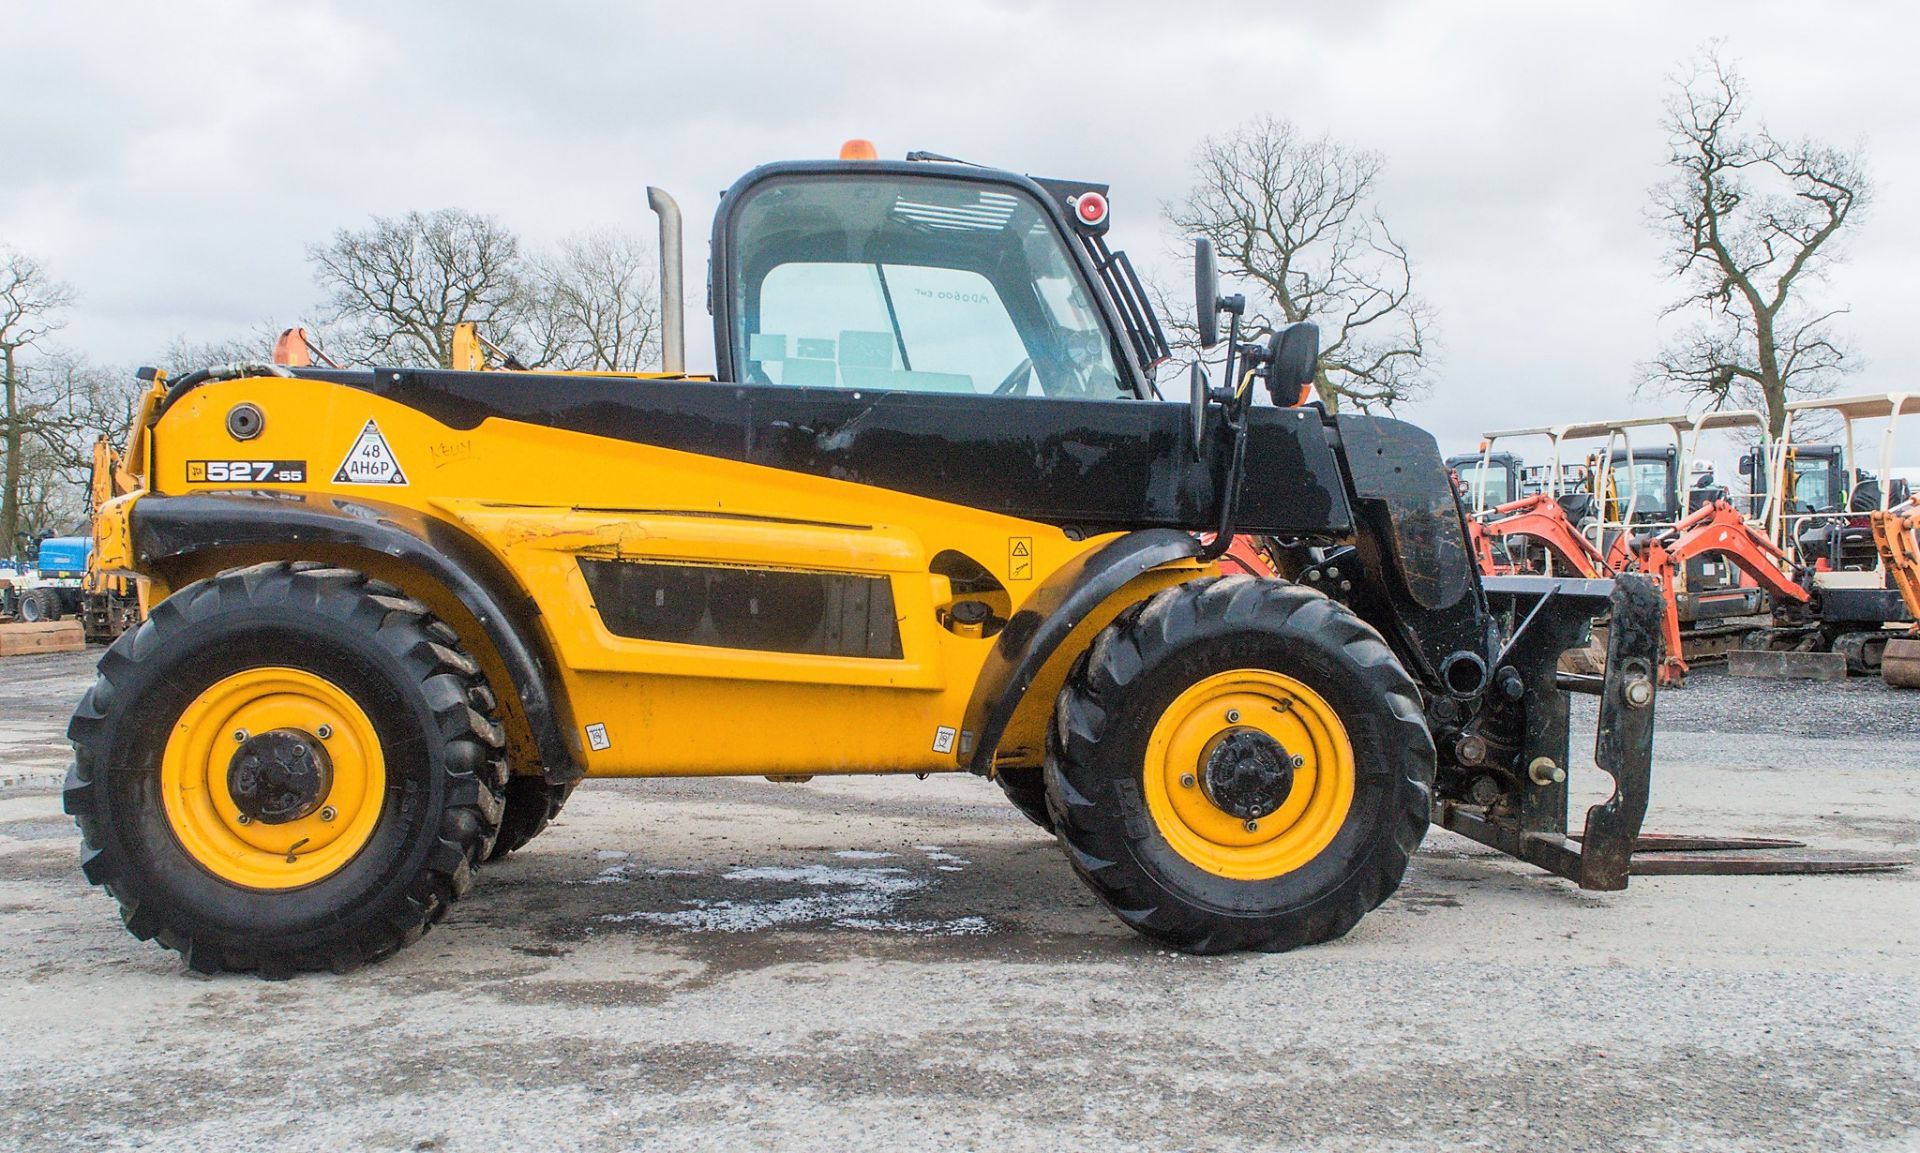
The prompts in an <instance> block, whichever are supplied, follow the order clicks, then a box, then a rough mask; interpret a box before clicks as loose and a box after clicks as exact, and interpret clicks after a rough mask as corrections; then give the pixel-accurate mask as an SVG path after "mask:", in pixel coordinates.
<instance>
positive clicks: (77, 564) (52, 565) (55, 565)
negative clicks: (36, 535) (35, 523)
mask: <svg viewBox="0 0 1920 1153" xmlns="http://www.w3.org/2000/svg"><path fill="white" fill-rule="evenodd" d="M92 550H93V541H92V540H91V539H89V538H87V537H84V536H56V537H49V538H48V539H46V540H43V541H41V542H40V576H41V579H43V580H53V579H57V578H61V577H75V576H83V575H85V574H86V571H87V553H89V552H91V551H92Z"/></svg>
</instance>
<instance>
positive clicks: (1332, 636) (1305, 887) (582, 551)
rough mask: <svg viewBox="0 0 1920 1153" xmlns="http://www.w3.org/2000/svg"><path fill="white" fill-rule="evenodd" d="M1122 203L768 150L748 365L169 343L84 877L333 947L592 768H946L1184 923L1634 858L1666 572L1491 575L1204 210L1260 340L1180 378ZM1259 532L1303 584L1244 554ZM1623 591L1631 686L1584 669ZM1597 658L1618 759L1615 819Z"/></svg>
mask: <svg viewBox="0 0 1920 1153" xmlns="http://www.w3.org/2000/svg"><path fill="white" fill-rule="evenodd" d="M653 200H654V203H655V205H656V207H657V208H661V209H663V211H662V219H663V243H662V251H663V257H664V259H665V262H666V267H665V270H664V274H663V278H664V280H665V282H666V286H667V293H666V299H667V317H668V320H669V322H670V324H672V325H676V326H677V324H678V320H679V318H678V315H677V313H676V312H675V310H674V303H675V302H677V301H678V300H679V299H680V293H679V290H678V275H679V263H680V261H679V246H678V234H677V231H676V229H675V227H674V226H673V223H672V222H674V221H677V218H678V214H677V211H671V202H670V200H669V199H668V198H666V197H665V196H664V195H661V194H658V193H655V194H654V196H653ZM1107 223H1108V207H1107V199H1106V189H1105V188H1104V186H1099V185H1091V184H1084V183H1067V182H1061V181H1048V180H1032V179H1028V178H1026V177H1023V176H1018V175H1014V174H1012V173H1008V172H1002V171H995V170H992V169H987V168H980V167H975V166H972V165H966V164H960V163H954V162H948V161H945V160H941V159H915V158H909V160H908V161H906V162H882V161H877V160H871V159H843V160H840V161H829V162H805V163H783V164H773V165H768V166H765V167H762V168H759V169H757V170H755V171H753V172H751V173H749V174H748V175H747V176H746V177H744V178H743V179H741V180H740V181H739V182H738V183H737V184H736V185H734V187H733V188H732V189H731V190H730V191H729V192H728V193H727V194H726V196H725V198H724V200H723V201H722V204H721V208H720V211H719V213H718V217H717V219H716V220H715V222H714V228H713V250H712V283H711V286H710V291H711V300H712V307H713V314H714V336H715V348H716V352H717V360H718V374H717V375H718V379H712V380H710V379H697V378H693V377H689V376H685V375H679V374H678V371H679V369H680V364H681V362H680V360H679V349H678V342H677V341H676V340H673V339H671V338H670V339H669V341H668V347H667V368H668V370H669V373H673V374H675V375H664V376H663V375H654V376H639V375H616V374H587V373H581V374H563V373H545V372H514V371H506V372H502V371H453V370H443V369H437V368H418V367H407V366H392V367H381V368H378V369H373V370H340V369H331V368H325V367H312V366H308V367H301V368H288V367H285V366H277V365H266V366H236V367H226V368H216V369H210V370H206V371H199V372H194V373H192V374H190V375H187V376H184V377H180V378H178V379H165V378H163V377H162V376H161V375H160V374H157V373H155V374H150V375H151V376H152V380H153V383H152V387H151V389H150V391H149V392H148V394H147V396H146V399H145V403H144V408H143V411H142V412H141V413H140V417H139V420H138V422H137V425H136V429H135V432H134V434H133V437H132V441H131V444H130V446H129V449H130V455H129V457H128V461H127V467H128V468H129V469H130V470H131V471H132V472H133V473H135V474H138V479H139V480H140V482H141V485H140V487H138V488H137V489H136V491H134V492H132V493H130V494H128V495H125V496H122V497H120V498H119V499H117V500H115V501H113V502H112V503H110V504H109V505H108V506H107V508H106V509H105V510H103V513H102V515H101V516H100V517H99V518H98V522H97V535H98V547H99V552H100V556H101V557H102V559H103V561H104V562H106V563H107V564H108V565H109V567H111V568H113V569H114V570H116V571H118V572H121V573H125V574H129V575H137V576H141V577H145V578H147V579H148V580H149V581H151V598H152V601H153V606H152V612H151V614H150V616H149V617H148V619H147V620H146V621H145V622H144V623H142V624H141V625H140V626H139V627H138V628H137V629H135V630H134V631H132V632H130V633H128V634H127V635H126V636H124V637H122V638H121V639H120V640H119V642H118V643H116V644H115V645H114V646H113V647H112V648H111V649H110V650H109V651H108V652H107V654H106V655H105V657H104V658H103V659H102V660H101V662H100V670H99V680H98V682H97V683H96V684H95V686H94V687H93V689H92V690H91V691H90V692H89V693H88V694H87V696H86V698H85V700H84V701H83V702H82V704H81V705H80V707H79V710H78V712H77V713H76V715H75V717H74V719H73V722H72V725H71V727H70V730H69V733H70V736H71V737H72V740H73V743H74V750H75V762H74V767H73V770H72V773H71V776H70V778H69V781H68V784H67V788H66V804H67V807H68V809H69V811H70V812H72V813H73V814H75V816H76V817H77V818H78V821H79V824H80V828H81V830H82V832H83V834H84V840H85V869H86V874H87V876H88V877H89V878H91V879H92V880H93V881H95V882H96V883H99V884H102V885H105V886H106V887H107V888H108V889H109V890H110V891H111V892H112V893H113V895H114V896H115V897H116V898H118V900H119V902H120V904H121V909H122V912H123V915H124V917H125V920H126V924H127V926H128V928H130V929H131V930H132V931H133V932H134V933H135V934H136V935H138V936H140V937H142V938H154V939H157V940H158V941H160V942H161V943H162V944H164V945H166V946H168V947H171V948H174V949H178V950H180V951H181V952H182V953H184V954H185V955H186V958H187V960H188V962H189V963H190V964H191V965H192V966H193V967H195V968H198V969H205V970H215V969H241V970H258V971H260V972H262V973H265V974H280V973H286V972H290V971H294V970H300V969H307V968H315V967H332V968H347V967H351V966H353V965H355V964H358V963H361V962H364V961H369V960H372V959H375V958H378V957H381V956H384V955H386V954H389V953H391V952H393V951H394V950H396V949H398V948H400V947H402V946H404V945H406V944H408V943H409V942H411V941H413V940H415V939H416V938H418V937H419V935H420V934H421V932H422V931H424V930H425V929H426V928H428V927H429V926H430V925H432V924H433V923H435V922H436V921H438V920H439V919H440V918H441V917H442V916H443V915H444V914H445V913H446V911H447V909H448V906H449V905H450V904H451V903H452V902H453V901H454V900H455V899H456V898H458V897H459V896H460V895H461V894H463V893H465V892H466V891H467V888H468V886H469V885H470V883H471V882H472V880H473V876H474V872H475V869H476V867H477V866H479V865H480V864H481V863H482V862H484V861H485V860H487V859H488V858H489V857H490V856H497V855H499V854H501V853H503V852H507V851H510V850H512V849H515V848H518V847H519V846H521V845H523V844H525V843H526V842H527V840H528V839H529V838H530V837H532V836H533V835H534V834H535V833H537V832H538V831H539V830H540V829H541V828H542V826H543V825H544V824H545V823H546V822H547V821H548V819H549V818H550V817H551V816H552V815H553V814H554V813H555V812H556V811H557V810H558V809H559V806H560V804H561V802H562V801H563V800H565V799H566V797H567V794H568V792H569V791H570V790H572V789H573V787H574V785H575V783H576V782H578V781H580V780H581V779H582V778H584V777H589V776H600V777H614V776H642V777H644V776H671V775H721V774H739V775H763V774H764V775H770V776H776V777H782V778H786V777H803V776H806V775H809V774H819V773H931V772H942V771H958V772H972V773H976V774H981V775H984V776H994V777H998V778H999V779H1000V780H1001V781H1002V782H1004V783H1006V784H1007V785H1008V787H1009V790H1010V792H1013V793H1015V794H1016V796H1017V797H1018V796H1024V798H1025V799H1026V800H1027V801H1028V803H1029V805H1030V806H1032V807H1034V808H1035V809H1036V811H1037V812H1038V813H1039V815H1040V816H1041V817H1042V819H1044V820H1046V821H1048V822H1049V823H1050V824H1051V825H1052V827H1053V828H1054V829H1055V830H1056V832H1057V835H1058V837H1059V840H1060V842H1061V844H1062V845H1063V847H1064V848H1065V850H1066V856H1067V859H1068V861H1069V862H1070V864H1071V866H1072V867H1073V869H1074V870H1075V871H1076V872H1077V873H1079V874H1080V876H1081V877H1082V878H1083V879H1084V880H1085V881H1086V883H1087V884H1088V885H1089V886H1091V887H1092V888H1093V890H1094V891H1095V892H1096V893H1098V894H1099V896H1100V897H1101V898H1102V899H1103V900H1104V901H1105V902H1106V903H1107V904H1108V905H1109V906H1110V907H1111V908H1112V909H1113V911H1114V912H1115V914H1116V915H1117V916H1119V917H1120V918H1121V919H1122V920H1124V921H1125V922H1126V923H1127V924H1129V925H1131V926H1133V927H1134V928H1136V929H1138V930H1139V931H1140V932H1141V933H1143V934H1145V935H1147V936H1148V937H1150V938H1152V939H1154V940H1156V941H1160V942H1165V943H1167V944H1169V945H1173V946H1176V947H1178V948H1181V949H1186V950H1192V951H1196V952H1217V951H1224V950H1232V949H1268V950H1273V949H1287V948H1292V947H1294V946H1298V945H1306V944H1311V943H1313V942H1317V941H1325V940H1328V939H1330V938H1333V937H1338V936H1339V935H1341V934H1342V933H1345V932H1346V931H1347V930H1348V929H1349V928H1351V927H1352V926H1353V925H1354V923H1355V922H1356V921H1358V920H1359V919H1360V917H1361V916H1362V915H1363V914H1365V913H1366V912H1367V911H1368V910H1369V909H1371V908H1373V907H1374V906H1376V905H1378V904H1380V902H1381V901H1383V900H1384V899H1386V897H1387V896H1388V895H1389V894H1391V893H1392V892H1393V891H1394V889H1395V887H1396V886H1397V885H1398V884H1399V882H1400V878H1401V875H1402V873H1403V872H1404V870H1405V869H1406V867H1407V861H1408V858H1409V856H1410V855H1411V854H1412V853H1413V851H1414V850H1415V848H1416V847H1417V846H1418V845H1419V843H1420V840H1421V837H1422V835H1423V834H1424V833H1425V831H1426V829H1427V826H1428V822H1429V821H1430V820H1433V819H1438V820H1440V821H1442V822H1444V823H1445V824H1447V825H1448V826H1449V827H1452V828H1455V829H1458V830H1460V831H1461V832H1464V833H1466V834H1467V835H1469V836H1472V837H1475V838H1477V839H1479V840H1482V841H1485V842H1487V843H1489V844H1491V845H1495V846H1497V847H1499V848H1501V849H1504V850H1506V851H1507V852H1510V853H1513V854H1516V855H1518V856H1520V857H1522V858H1524V859H1526V860H1528V861H1532V862H1534V863H1536V864H1538V865H1540V866H1542V867H1544V868H1546V869H1549V870H1551V871H1553V872H1556V873H1558V874H1560V875H1562V876H1565V877H1569V878H1572V879H1574V880H1576V881H1578V882H1579V883H1580V884H1582V885H1585V886H1588V887H1591V888H1602V889H1617V888H1620V887H1623V886H1624V885H1625V884H1626V883H1627V877H1628V873H1629V861H1630V857H1631V854H1632V852H1633V850H1634V848H1635V843H1636V842H1635V838H1636V834H1637V833H1638V831H1639V827H1640V823H1641V818H1642V815H1643V814H1644V811H1645V808H1646V805H1647V791H1648V776H1649V764H1648V758H1649V746H1650V741H1651V733H1652V725H1653V705H1654V691H1655V690H1654V683H1653V674H1654V671H1655V668H1654V662H1655V659H1656V656H1657V652H1658V644H1659V603H1658V601H1657V599H1656V598H1655V597H1654V596H1653V594H1652V590H1651V587H1650V586H1649V585H1648V583H1647V582H1646V581H1644V580H1641V579H1636V578H1626V579H1622V580H1621V581H1619V582H1617V583H1613V582H1607V581H1585V580H1572V581H1563V580H1551V579H1543V578H1527V577H1519V578H1511V579H1507V580H1503V581H1483V580H1481V579H1480V577H1479V575H1478V574H1477V573H1476V572H1475V570H1474V567H1473V563H1472V557H1471V556H1470V554H1469V552H1468V549H1467V544H1466V535H1465V531H1464V528H1463V524H1462V518H1461V512H1460V507H1459V504H1458V503H1457V501H1456V499H1455V496H1454V493H1453V491H1452V489H1451V487H1450V485H1449V482H1448V478H1447V474H1446V470H1445V468H1444V466H1443V465H1442V463H1441V459H1440V454H1439V452H1438V450H1437V448H1436V446H1435V444H1434V442H1433V439H1432V438H1431V437H1430V436H1428V435H1427V434H1426V433H1424V432H1422V431H1420V430H1419V429H1417V428H1413V427H1411V426H1409V425H1406V424H1402V423H1399V422H1397V421H1393V420H1387V419H1380V418H1375V417H1370V416H1354V415H1344V414H1343V415H1339V416H1334V415H1331V414H1329V413H1328V412H1326V411H1324V410H1323V409H1322V408H1321V407H1320V406H1318V405H1315V404H1311V403H1309V404H1302V403H1300V402H1301V399H1302V396H1303V392H1304V391H1305V387H1306V385H1307V384H1308V382H1310V381H1311V380H1312V379H1313V376H1314V369H1315V362H1316V359H1317V354H1316V347H1315V346H1316V340H1317V336H1316V333H1315V331H1314V330H1313V329H1312V328H1311V327H1310V326H1302V325H1296V326H1293V327H1290V328H1286V329H1283V330H1282V331H1280V332H1278V333H1276V334H1274V335H1273V336H1272V338H1271V339H1270V340H1266V341H1257V342H1256V341H1245V342H1243V341H1240V340H1239V339H1237V337H1238V332H1239V315H1240V308H1241V303H1240V301H1239V299H1238V298H1235V297H1227V298H1224V299H1223V298H1222V297H1221V296H1220V295H1219V291H1218V288H1217V287H1216V278H1215V276H1214V275H1213V272H1212V261H1211V251H1210V249H1207V248H1205V247H1204V246H1202V247H1201V249H1200V254H1199V255H1200V259H1199V260H1198V262H1197V266H1198V271H1197V275H1196V279H1197V281H1198V303H1199V306H1200V311H1199V315H1200V318H1201V321H1202V324H1203V326H1204V327H1206V328H1207V329H1208V330H1209V331H1208V333H1207V340H1208V342H1209V343H1215V342H1217V341H1218V332H1217V319H1218V316H1219V314H1220V312H1221V311H1222V310H1224V311H1226V312H1228V313H1230V314H1231V315H1232V317H1233V325H1232V332H1233V334H1234V337H1235V339H1233V340H1231V341H1230V343H1229V347H1228V349H1227V353H1226V371H1225V376H1224V379H1223V380H1222V381H1221V383H1220V384H1218V385H1217V386H1216V385H1214V384H1212V383H1211V382H1209V381H1208V380H1207V379H1206V378H1205V377H1204V375H1203V374H1201V373H1199V372H1198V371H1196V373H1195V374H1194V377H1193V385H1192V391H1191V396H1190V398H1189V400H1188V403H1186V404H1168V403H1158V402H1156V399H1155V395H1154V392H1153V386H1152V383H1151V380H1150V378H1149V376H1148V370H1149V367H1150V366H1151V365H1152V364H1153V363H1154V362H1157V361H1159V360H1161V359H1163V358H1164V357H1165V356H1166V355H1167V348H1166V344H1165V342H1164V340H1163V338H1162V337H1161V335H1160V328H1159V325H1158V322H1157V321H1156V320H1155V319H1154V315H1153V313H1152V311H1151V309H1150V308H1149V307H1148V304H1147V301H1146V298H1145V296H1144V294H1143V293H1142V292H1141V291H1140V288H1139V283H1138V281H1137V280H1136V278H1135V277H1134V275H1133V273H1132V271H1131V269H1130V267H1129V265H1128V263H1127V261H1126V259H1125V257H1124V256H1123V255H1121V254H1119V253H1117V252H1113V251H1111V250H1110V249H1109V248H1108V246H1107V244H1106V241H1105V238H1104V234H1105V232H1106V228H1107ZM673 331H674V329H673V328H671V327H670V328H669V332H670V333H671V332H673ZM1261 389H1264V390H1265V391H1266V392H1267V393H1268V395H1269V396H1270V397H1271V399H1272V400H1273V401H1274V403H1270V404H1269V403H1256V394H1257V392H1258V391H1259V390H1261ZM1236 534H1243V535H1245V534H1256V535H1260V536H1262V537H1264V538H1266V539H1267V540H1268V541H1269V542H1270V543H1271V548H1270V550H1269V552H1270V555H1271V557H1272V558H1273V560H1274V564H1275V565H1276V566H1277V570H1278V572H1279V576H1278V577H1268V578H1260V577H1257V576H1253V575H1248V574H1247V573H1245V572H1241V573H1239V574H1236V575H1222V567H1221V564H1220V556H1221V554H1222V553H1224V551H1225V548H1226V546H1227V544H1228V543H1229V542H1230V541H1231V540H1232V538H1233V537H1234V536H1235V535H1236ZM1603 612H1610V613H1611V617H1612V621H1613V630H1612V640H1611V645H1612V652H1611V659H1610V660H1609V661H1608V664H1607V672H1606V676H1605V677H1604V679H1602V678H1585V679H1580V678H1574V679H1571V680H1560V679H1557V677H1556V672H1555V660H1556V658H1557V657H1558V656H1559V654H1560V652H1561V651H1562V650H1563V649H1566V648H1568V647H1570V646H1574V645H1578V644H1580V643H1582V641H1583V640H1584V638H1585V637H1586V634H1587V628H1588V622H1589V621H1590V620H1591V619H1592V618H1593V617H1594V616H1596V615H1597V614H1600V613H1603ZM1569 689H1572V690H1576V691H1582V692H1593V693H1597V694H1598V695H1599V696H1600V698H1601V700H1600V717H1601V720H1600V726H1599V741H1598V754H1597V759H1598V762H1599V764H1600V766H1601V767H1602V768H1604V769H1605V770H1607V771H1608V772H1609V773H1611V774H1612V776H1613V778H1614V780H1615V782H1616V785H1617V791H1616V792H1615V794H1614V795H1613V797H1612V798H1611V799H1610V800H1609V801H1607V803H1605V804H1604V805H1600V806H1596V807H1594V808H1593V809H1591V810H1590V811H1589V813H1588V814H1587V819H1586V822H1585V830H1584V836H1568V835H1567V832H1568V830H1567V804H1568V800H1567V786H1566V783H1565V776H1566V768H1565V766H1566V765H1567V763H1568V751H1569V749H1568V702H1567V695H1566V694H1567V690H1569ZM1635 867H1636V868H1637V867H1638V866H1635Z"/></svg>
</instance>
